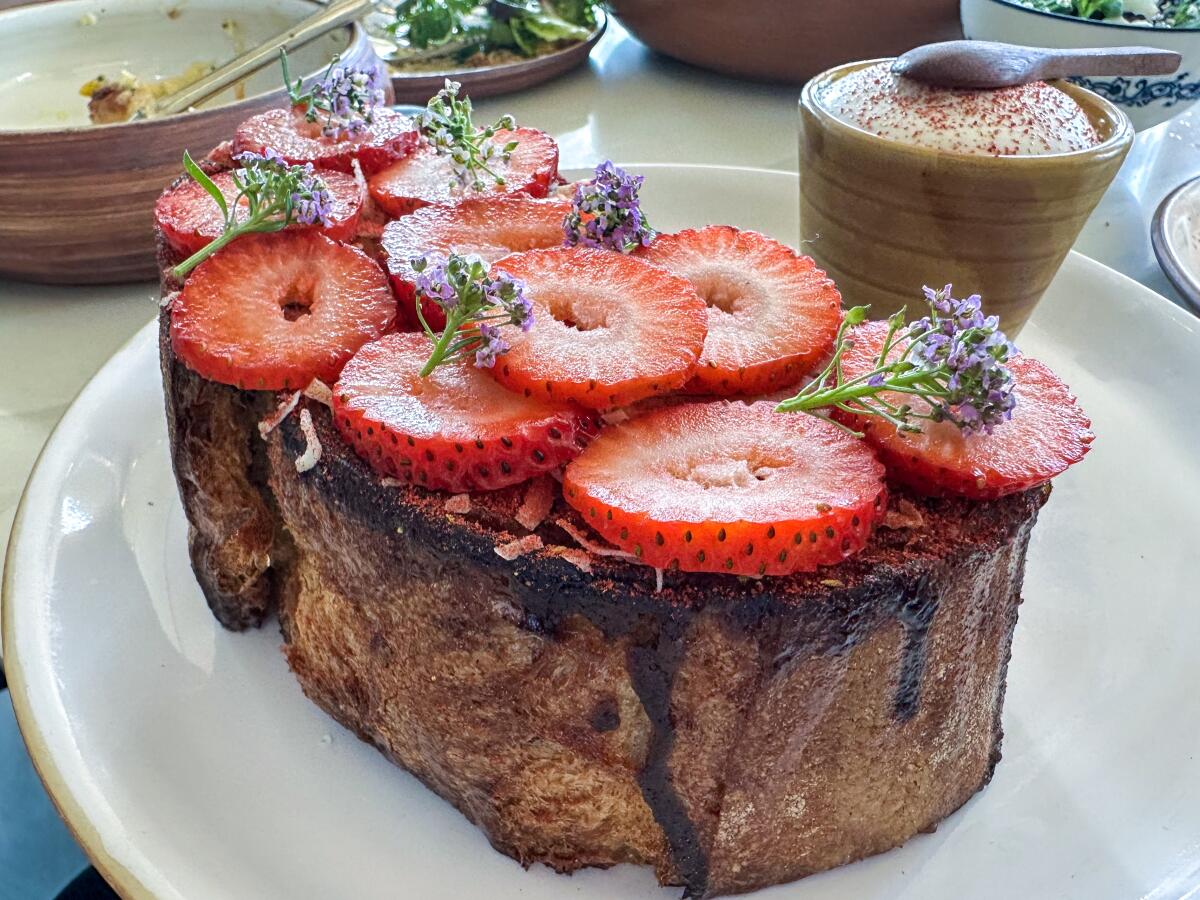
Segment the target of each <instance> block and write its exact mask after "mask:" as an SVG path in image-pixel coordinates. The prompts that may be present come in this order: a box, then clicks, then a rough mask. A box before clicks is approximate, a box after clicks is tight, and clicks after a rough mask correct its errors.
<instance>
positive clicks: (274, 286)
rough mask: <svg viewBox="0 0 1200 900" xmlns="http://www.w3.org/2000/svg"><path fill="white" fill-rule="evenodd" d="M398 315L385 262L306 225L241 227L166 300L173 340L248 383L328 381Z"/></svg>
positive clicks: (184, 354)
mask: <svg viewBox="0 0 1200 900" xmlns="http://www.w3.org/2000/svg"><path fill="white" fill-rule="evenodd" d="M395 317H396V300H395V297H393V296H392V292H391V289H390V288H389V287H388V283H387V276H386V275H384V274H383V270H381V269H380V268H379V266H378V265H377V264H376V263H375V262H373V261H372V260H371V259H370V258H369V257H368V256H367V255H366V254H365V253H363V252H362V251H361V250H358V249H356V248H354V247H350V246H347V245H346V244H338V243H336V242H334V241H331V240H330V239H329V238H327V237H325V236H324V235H323V234H320V233H318V232H316V231H313V230H311V229H298V230H296V231H281V232H276V233H274V234H251V235H246V236H244V237H240V238H238V239H237V240H235V241H234V242H233V243H231V244H230V245H229V246H227V247H225V248H224V249H222V250H220V251H218V252H217V253H214V254H213V255H212V256H210V257H209V258H208V259H207V260H205V261H204V262H203V263H201V264H200V265H199V266H198V267H197V268H196V269H195V271H193V272H192V274H191V277H189V278H188V280H187V283H186V284H185V285H184V286H183V290H182V291H181V292H180V294H179V296H178V297H176V298H175V302H174V303H173V304H172V305H171V346H172V347H173V348H174V349H175V352H176V354H178V355H179V358H180V359H182V360H183V361H184V362H185V363H186V364H187V365H188V367H189V368H191V369H193V370H195V371H196V372H199V373H200V374H201V375H203V376H204V377H205V378H210V379H212V380H213V381H220V382H222V383H223V384H232V385H235V386H236V387H239V388H245V389H248V390H260V391H261V390H269V391H274V390H289V389H290V390H296V389H299V388H303V387H305V386H307V385H308V384H309V382H311V381H312V380H313V379H314V378H320V379H321V380H322V381H326V382H332V381H333V380H334V379H335V378H337V375H338V372H340V371H341V369H342V365H343V364H344V363H345V362H346V360H348V359H349V358H350V357H351V356H353V355H354V351H355V350H357V349H358V348H359V347H361V346H362V345H363V344H364V343H366V342H367V341H370V340H374V339H375V338H377V337H379V336H380V335H381V334H383V333H384V332H385V331H387V330H388V328H390V327H391V325H392V322H393V321H394V320H395Z"/></svg>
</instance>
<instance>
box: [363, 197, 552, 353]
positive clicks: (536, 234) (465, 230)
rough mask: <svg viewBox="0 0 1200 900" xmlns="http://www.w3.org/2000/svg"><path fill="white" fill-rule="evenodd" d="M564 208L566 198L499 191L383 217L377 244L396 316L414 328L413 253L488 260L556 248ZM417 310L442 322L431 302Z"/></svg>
mask: <svg viewBox="0 0 1200 900" xmlns="http://www.w3.org/2000/svg"><path fill="white" fill-rule="evenodd" d="M570 209H571V203H570V201H569V200H566V199H560V198H552V199H551V198H548V199H536V198H534V197H530V196H527V195H525V194H499V195H490V196H484V197H470V198H468V199H466V200H463V201H462V202H461V203H458V204H451V205H444V204H439V205H437V206H426V207H423V208H421V209H418V210H417V211H416V212H414V213H413V214H412V215H408V216H405V217H404V218H402V219H396V220H394V221H392V222H389V223H388V225H387V227H386V228H385V229H384V231H383V249H384V252H385V253H386V254H387V268H388V272H390V273H391V277H392V288H393V290H395V292H396V296H397V297H399V298H400V313H401V316H408V318H409V320H410V321H409V324H410V326H411V327H416V325H417V320H416V316H415V315H413V312H412V311H413V301H414V298H415V296H416V295H415V290H414V287H413V280H414V278H415V277H416V273H414V272H413V270H412V266H410V265H409V260H410V259H412V258H413V257H414V256H420V255H422V254H425V253H431V254H433V255H435V256H448V255H449V254H450V253H451V252H454V253H461V254H475V255H476V256H479V257H482V258H483V260H484V261H485V262H489V263H491V262H495V261H496V260H497V259H499V258H500V257H502V256H506V255H508V254H509V253H513V252H515V251H521V250H535V249H539V248H544V247H558V246H561V245H562V242H563V230H562V224H563V219H565V218H566V216H567V213H568V212H570ZM421 312H422V314H423V315H424V316H425V321H427V322H428V323H429V324H430V326H431V327H432V328H434V329H435V330H438V331H440V330H441V329H442V328H443V327H445V325H446V314H445V313H444V312H443V311H442V308H441V307H440V306H438V305H437V304H436V303H432V302H429V301H426V302H425V303H423V304H422V306H421Z"/></svg>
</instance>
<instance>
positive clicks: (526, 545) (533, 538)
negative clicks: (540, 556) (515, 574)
mask: <svg viewBox="0 0 1200 900" xmlns="http://www.w3.org/2000/svg"><path fill="white" fill-rule="evenodd" d="M543 546H544V545H543V544H542V539H541V538H540V537H538V536H537V535H536V534H527V535H525V537H523V538H518V539H517V540H515V541H509V542H508V543H507V544H501V545H500V546H499V547H497V548H496V555H497V556H499V557H500V558H501V559H503V560H507V561H508V562H512V561H513V560H514V559H516V558H517V557H518V556H524V555H525V554H526V553H532V552H533V551H534V550H541V549H542V547H543Z"/></svg>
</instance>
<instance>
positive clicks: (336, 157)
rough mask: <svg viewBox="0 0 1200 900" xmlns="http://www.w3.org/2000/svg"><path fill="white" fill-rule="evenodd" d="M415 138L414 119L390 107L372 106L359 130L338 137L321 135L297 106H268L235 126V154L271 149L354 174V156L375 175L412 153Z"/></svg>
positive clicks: (294, 159) (299, 160) (297, 161)
mask: <svg viewBox="0 0 1200 900" xmlns="http://www.w3.org/2000/svg"><path fill="white" fill-rule="evenodd" d="M419 136H420V132H418V131H417V126H416V125H415V124H414V122H413V120H412V119H410V118H409V117H408V116H405V115H402V114H400V113H398V112H396V111H395V110H393V109H376V110H375V112H374V122H372V123H371V124H370V125H368V126H367V127H366V129H365V130H364V131H363V132H362V134H360V135H359V136H358V137H354V138H343V139H340V140H334V139H333V138H329V137H325V136H324V135H323V134H321V123H320V121H319V120H318V121H316V122H309V121H308V120H307V119H306V118H305V116H304V110H303V108H301V107H295V108H292V109H270V110H267V111H266V112H264V113H259V114H258V115H257V116H251V117H250V118H249V119H247V120H246V121H245V122H243V123H242V124H241V125H239V126H238V129H237V133H236V134H235V136H234V139H233V152H234V154H235V155H236V154H238V153H244V152H246V151H251V152H254V153H262V152H264V151H265V150H266V149H267V148H270V149H272V150H274V151H275V152H276V153H278V154H279V155H280V156H282V157H283V158H284V159H285V160H287V161H288V162H289V163H291V164H292V165H301V164H303V163H312V164H313V165H314V166H316V167H317V168H318V169H336V170H337V171H339V172H353V171H354V166H353V162H354V160H356V159H357V160H358V164H359V166H361V167H362V171H363V174H364V175H373V174H375V173H376V172H379V171H381V170H383V169H386V168H387V167H388V166H390V165H392V164H393V163H395V162H396V161H397V160H401V159H404V157H406V156H408V155H409V154H410V153H412V151H413V149H414V148H415V147H416V146H417V141H418V138H419Z"/></svg>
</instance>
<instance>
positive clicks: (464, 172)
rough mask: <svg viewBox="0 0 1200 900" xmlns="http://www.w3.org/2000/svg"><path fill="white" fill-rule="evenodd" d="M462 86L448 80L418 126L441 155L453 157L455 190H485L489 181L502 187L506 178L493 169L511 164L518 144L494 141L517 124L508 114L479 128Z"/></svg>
mask: <svg viewBox="0 0 1200 900" xmlns="http://www.w3.org/2000/svg"><path fill="white" fill-rule="evenodd" d="M460 87H461V85H460V84H459V83H458V82H457V81H451V80H450V79H449V78H447V79H446V83H445V86H444V87H443V88H442V89H441V90H440V91H438V92H437V93H436V94H434V95H433V96H432V97H430V98H429V103H428V104H426V106H425V109H423V110H421V113H420V115H418V116H417V125H418V127H420V129H421V134H422V136H423V137H424V138H425V141H426V142H427V143H428V144H429V145H430V146H431V147H433V149H434V150H435V151H437V153H438V155H439V156H448V157H450V168H451V171H452V173H453V175H452V176H451V178H450V187H451V189H452V190H462V191H466V190H475V191H482V190H483V189H484V188H486V187H487V186H488V184H487V181H488V180H489V179H490V180H491V181H492V183H494V184H499V185H502V184H504V176H503V175H501V174H500V173H499V172H497V171H496V170H495V169H494V168H493V166H497V165H498V164H500V163H507V162H508V160H509V158H510V157H511V156H512V152H513V151H514V150H516V149H517V143H518V142H517V141H508V142H507V143H505V144H503V145H501V146H498V145H497V144H496V142H495V141H493V140H492V138H494V137H495V136H496V133H497V132H499V131H511V130H512V129H514V128H516V127H517V125H516V122H514V121H513V117H512V116H508V115H504V116H501V117H500V118H499V119H497V120H496V122H495V124H492V125H487V126H485V127H482V128H480V127H477V126H476V125H475V122H474V120H473V119H472V115H473V110H472V107H471V98H470V97H461V98H460V97H459V96H458V92H459V89H460ZM485 176H486V178H485Z"/></svg>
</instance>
